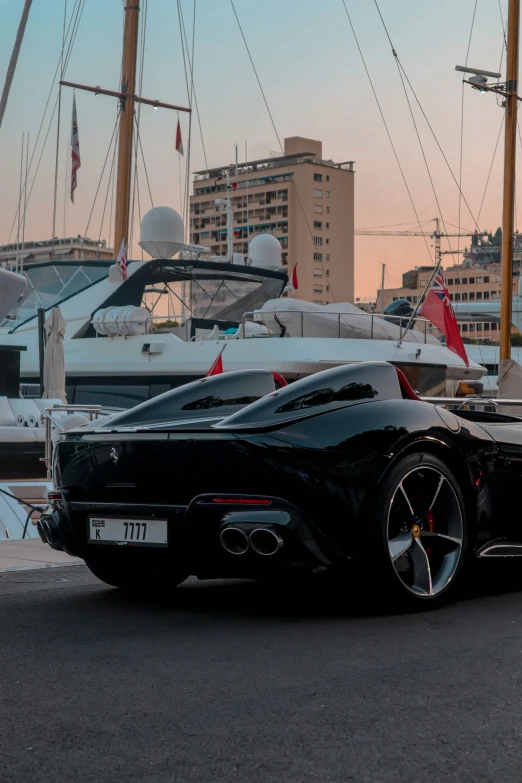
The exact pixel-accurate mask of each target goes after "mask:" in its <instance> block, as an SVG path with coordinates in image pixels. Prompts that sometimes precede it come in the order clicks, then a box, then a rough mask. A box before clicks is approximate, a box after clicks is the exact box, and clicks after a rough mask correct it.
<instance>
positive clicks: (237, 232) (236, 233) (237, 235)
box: [234, 231, 240, 239]
mask: <svg viewBox="0 0 522 783" xmlns="http://www.w3.org/2000/svg"><path fill="white" fill-rule="evenodd" d="M239 234H240V232H239V231H234V236H235V238H236V239H239Z"/></svg>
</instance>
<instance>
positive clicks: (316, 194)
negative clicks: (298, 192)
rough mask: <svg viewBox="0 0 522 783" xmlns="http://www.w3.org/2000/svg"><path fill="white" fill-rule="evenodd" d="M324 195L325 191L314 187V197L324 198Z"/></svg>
mask: <svg viewBox="0 0 522 783" xmlns="http://www.w3.org/2000/svg"><path fill="white" fill-rule="evenodd" d="M322 197H323V191H322V190H320V189H319V188H314V198H322Z"/></svg>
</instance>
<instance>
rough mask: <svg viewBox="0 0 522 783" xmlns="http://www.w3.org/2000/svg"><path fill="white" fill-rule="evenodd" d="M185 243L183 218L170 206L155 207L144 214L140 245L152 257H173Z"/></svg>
mask: <svg viewBox="0 0 522 783" xmlns="http://www.w3.org/2000/svg"><path fill="white" fill-rule="evenodd" d="M184 243H185V228H184V226H183V218H182V217H181V215H179V214H178V213H177V212H176V210H175V209H171V208H170V207H154V208H153V209H149V211H148V212H146V213H145V215H143V218H142V221H141V228H140V247H142V248H143V250H144V251H145V252H146V253H148V254H149V256H151V257H152V258H172V256H173V255H175V254H176V253H177V252H178V250H180V249H181V248H182V247H183V245H184Z"/></svg>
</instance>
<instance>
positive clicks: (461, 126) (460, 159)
mask: <svg viewBox="0 0 522 783" xmlns="http://www.w3.org/2000/svg"><path fill="white" fill-rule="evenodd" d="M477 3H478V0H475V5H474V7H473V16H472V17H471V29H470V31H469V39H468V48H467V50H466V60H465V62H464V67H465V68H467V67H468V59H469V50H470V48H471V39H472V37H473V28H474V26H475V15H476V13H477ZM464 87H465V85H464V79H463V80H462V99H461V107H460V154H459V210H458V215H459V216H458V219H457V223H459V225H460V212H461V208H462V159H463V150H464ZM457 252H460V237H458V238H457ZM457 258H458V256H457ZM457 263H459V262H458V261H457Z"/></svg>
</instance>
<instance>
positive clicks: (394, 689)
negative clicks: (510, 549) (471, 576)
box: [0, 565, 522, 783]
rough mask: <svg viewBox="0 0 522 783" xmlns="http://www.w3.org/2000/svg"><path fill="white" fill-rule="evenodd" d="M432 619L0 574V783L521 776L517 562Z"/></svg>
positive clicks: (217, 585)
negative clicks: (150, 594)
mask: <svg viewBox="0 0 522 783" xmlns="http://www.w3.org/2000/svg"><path fill="white" fill-rule="evenodd" d="M514 569H515V566H512V567H511V568H507V567H506V566H504V565H502V567H496V568H490V569H486V570H485V571H483V572H481V573H480V574H479V575H478V576H476V577H475V580H474V582H473V584H472V586H471V587H470V588H469V589H468V590H467V592H466V594H465V595H463V596H462V597H461V598H460V599H459V600H458V601H456V602H455V603H453V604H450V605H449V606H447V607H446V608H444V609H440V610H438V611H435V612H430V613H423V614H409V615H375V614H371V613H370V612H369V610H367V609H365V608H364V606H363V605H362V603H361V597H362V595H363V593H364V585H361V586H360V589H359V590H358V591H356V592H355V593H354V594H352V595H347V594H341V593H340V592H337V593H335V592H333V591H332V590H331V588H327V587H323V586H315V587H313V588H306V589H305V588H302V587H299V588H297V587H296V588H295V589H292V588H289V587H285V586H283V585H279V586H275V587H274V586H271V587H268V586H266V585H265V586H262V585H258V584H254V583H248V582H236V583H234V582H197V581H196V580H190V581H189V582H187V583H186V585H184V586H182V587H181V588H179V589H178V590H177V591H175V594H174V597H173V598H169V599H165V600H151V599H140V598H136V597H135V598H130V597H126V596H124V595H122V594H121V593H120V592H119V591H117V590H113V589H110V588H107V587H105V586H104V585H102V584H101V583H99V582H97V581H96V580H95V579H94V578H93V577H91V576H90V575H89V574H88V573H87V571H86V569H85V568H84V567H78V566H76V567H70V568H53V569H46V570H41V571H21V572H11V573H5V574H0V781H2V783H4V781H6V782H7V781H9V783H14V782H16V783H18V781H20V783H21V782H22V781H24V783H25V782H29V781H30V783H40V781H44V782H45V783H51V782H52V783H83V782H84V781H85V782H86V781H89V782H90V783H91V782H92V781H96V783H120V781H121V783H134V781H140V783H141V782H144V783H149V782H150V783H167V781H168V783H171V782H172V781H183V782H184V781H187V783H191V782H192V781H198V782H199V781H205V783H214V782H215V783H221V782H223V783H225V781H226V782H227V783H230V782H232V781H244V782H245V783H257V782H258V781H259V782H260V783H261V782H264V781H277V783H283V782H284V781H296V782H298V783H308V781H321V783H326V782H327V781H335V782H336V783H345V782H346V781H357V783H359V782H361V783H366V781H372V782H373V781H379V782H380V781H400V782H401V783H409V782H410V781H412V782H413V781H415V782H416V783H419V782H420V783H423V781H430V783H431V781H434V780H437V781H459V782H460V783H463V782H464V783H465V782H467V781H470V782H471V781H472V782H473V783H481V782H482V781H484V782H486V781H487V782H488V783H489V782H490V781H492V782H494V783H498V782H500V781H517V783H519V781H520V780H521V779H522V741H521V740H522V707H521V704H522V665H521V664H522V612H521V609H522V574H521V575H519V574H518V571H521V572H522V569H521V568H520V567H518V568H517V569H516V570H514Z"/></svg>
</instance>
